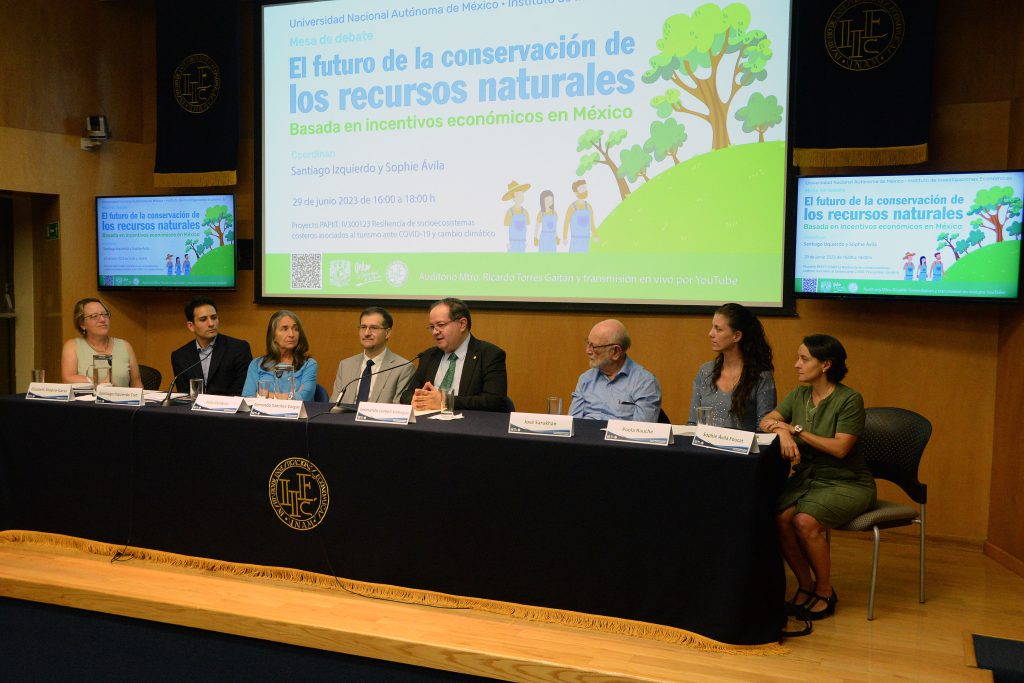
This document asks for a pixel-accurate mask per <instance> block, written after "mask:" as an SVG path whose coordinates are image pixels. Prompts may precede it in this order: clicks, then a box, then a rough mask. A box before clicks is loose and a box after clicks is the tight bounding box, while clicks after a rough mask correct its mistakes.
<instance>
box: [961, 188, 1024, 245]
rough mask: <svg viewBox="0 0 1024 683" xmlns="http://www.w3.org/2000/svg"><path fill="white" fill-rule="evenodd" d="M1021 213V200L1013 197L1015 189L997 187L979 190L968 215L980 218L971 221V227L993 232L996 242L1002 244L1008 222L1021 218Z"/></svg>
mask: <svg viewBox="0 0 1024 683" xmlns="http://www.w3.org/2000/svg"><path fill="white" fill-rule="evenodd" d="M1020 211H1021V199H1020V197H1015V196H1013V188H1012V187H999V186H998V185H997V186H996V187H990V188H989V189H987V190H978V194H977V195H975V197H974V203H973V204H971V208H970V209H968V210H967V215H968V216H975V215H976V216H978V218H976V219H975V220H973V221H971V225H973V226H974V227H975V228H984V229H985V230H991V231H992V232H994V233H995V234H996V242H1002V241H1003V228H1004V227H1005V226H1006V221H1008V220H1009V219H1011V218H1014V217H1015V216H1019V215H1020Z"/></svg>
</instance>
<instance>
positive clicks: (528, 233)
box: [257, 0, 790, 307]
mask: <svg viewBox="0 0 1024 683" xmlns="http://www.w3.org/2000/svg"><path fill="white" fill-rule="evenodd" d="M261 13H262V14H261V20H262V70H263V71H262V73H263V78H262V95H261V98H260V101H261V106H262V113H261V134H260V135H261V139H260V148H261V154H260V157H261V159H260V167H261V168H260V171H259V172H260V180H259V182H260V183H261V195H262V196H261V201H260V202H259V207H258V211H259V213H260V216H259V222H260V228H259V229H260V231H261V232H260V239H261V244H262V249H261V251H262V253H261V255H260V258H262V270H261V278H259V280H260V281H259V282H257V296H258V297H259V298H263V299H274V298H282V299H295V298H302V297H315V298H359V299H363V300H364V299H381V300H388V299H433V298H435V297H439V296H443V295H455V296H461V297H464V298H467V299H473V300H485V301H514V302H582V303H610V304H616V305H619V304H654V305H659V304H660V305H667V306H678V305H707V304H718V303H721V302H724V301H738V302H744V303H747V304H751V305H756V306H764V307H779V306H781V305H782V304H783V290H784V289H785V283H784V274H783V258H784V253H783V252H784V241H785V240H784V236H785V190H786V179H787V176H786V173H787V163H786V159H787V145H786V129H787V121H788V110H787V108H788V99H787V98H788V75H789V64H788V60H789V44H790V33H789V30H790V26H789V25H790V4H789V2H788V1H783V0H748V1H746V2H736V3H720V4H716V3H707V2H705V1H703V0H700V1H698V0H643V2H634V3H624V2H621V0H501V1H478V2H477V1H473V2H423V1H421V0H402V1H401V2H395V1H392V0H372V1H370V0H337V1H330V2H327V1H324V2H304V3H290V4H280V5H267V6H264V7H263V8H262V9H261Z"/></svg>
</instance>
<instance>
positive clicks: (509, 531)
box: [0, 396, 786, 644]
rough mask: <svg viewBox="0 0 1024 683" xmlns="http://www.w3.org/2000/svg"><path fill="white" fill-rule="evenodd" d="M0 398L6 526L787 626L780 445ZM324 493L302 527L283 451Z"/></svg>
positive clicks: (557, 601) (749, 639) (765, 630)
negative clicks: (637, 440) (290, 522)
mask: <svg viewBox="0 0 1024 683" xmlns="http://www.w3.org/2000/svg"><path fill="white" fill-rule="evenodd" d="M307 409H308V410H309V411H310V412H311V414H313V415H314V416H313V418H312V419H310V420H302V421H280V420H272V419H266V418H252V417H248V416H246V415H217V414H209V413H194V412H189V411H188V409H187V408H186V407H174V408H159V407H145V408H141V409H134V408H124V407H112V406H95V405H91V404H87V403H81V402H79V403H73V404H53V403H48V402H41V401H27V400H24V398H21V397H14V396H5V397H0V528H3V529H25V530H33V531H47V532H53V533H61V534H68V535H72V536H79V537H84V538H89V539H94V540H99V541H104V542H108V543H114V544H130V545H132V546H136V547H142V548H152V549H156V550H164V551H169V552H175V553H181V554H185V555H192V556H198V557H206V558H214V559H218V560H225V561H230V562H243V563H252V564H261V565H270V566H281V567H291V568H296V569H303V570H308V571H313V572H320V573H327V574H330V573H331V572H332V569H333V572H334V573H336V574H337V575H338V576H342V577H345V578H349V579H355V580H360V581H370V582H376V583H384V584H391V585H396V586H405V587H410V588H417V589H424V590H432V591H440V592H444V593H452V594H456V595H464V596H472V597H477V598H488V599H494V600H502V601H508V602H516V603H522V604H526V605H535V606H543V607H553V608H558V609H565V610H574V611H579V612H586V613H592V614H599V615H606V616H613V617H622V618H626V619H635V620H640V621H646V622H652V623H656V624H663V625H667V626H673V627H677V628H682V629H685V630H688V631H693V632H696V633H699V634H701V635H704V636H707V637H710V638H714V639H716V640H720V641H723V642H727V643H733V644H760V643H767V642H772V641H775V640H777V639H778V633H779V628H780V625H781V623H782V622H783V621H784V616H783V600H784V591H785V577H784V574H783V567H782V561H781V559H780V554H779V549H778V544H777V540H776V534H775V527H774V521H773V517H774V516H773V508H774V501H775V500H776V498H777V496H778V492H779V490H780V488H781V485H782V482H783V481H784V478H785V474H786V468H785V466H784V463H783V462H782V460H781V458H779V457H778V450H777V447H776V446H773V447H772V448H771V449H767V450H766V451H765V452H764V453H762V454H761V455H759V456H758V455H751V456H740V455H732V454H727V453H723V452H717V451H710V450H707V449H700V448H694V447H693V446H692V445H690V444H689V441H690V440H689V439H688V438H687V439H681V440H680V441H681V443H677V444H675V445H673V446H669V447H656V446H639V445H630V444H618V443H616V444H613V443H608V442H605V441H604V440H603V434H604V433H603V432H602V431H601V430H600V428H601V427H603V425H604V423H603V422H595V421H585V420H577V421H576V423H575V430H576V436H575V437H574V438H572V439H562V438H557V437H537V436H510V435H508V434H507V424H508V416H507V415H501V414H493V413H476V412H467V413H465V419H463V420H459V421H453V422H441V421H437V420H427V419H423V418H421V419H420V421H419V422H418V423H416V424H415V425H409V426H385V425H367V424H356V423H355V422H354V419H353V416H352V415H351V414H348V415H331V414H316V413H319V412H321V411H323V410H324V409H325V406H323V405H322V404H307ZM292 457H298V458H305V459H307V460H309V461H310V462H312V463H313V464H314V465H315V466H316V467H317V468H319V470H320V472H321V473H322V474H323V477H324V480H325V481H326V484H327V486H328V490H329V496H330V498H329V500H330V502H329V507H328V509H327V513H326V516H325V517H324V519H323V521H322V522H321V523H320V524H319V526H317V527H315V528H314V529H311V530H304V531H301V530H295V529H293V528H291V527H289V526H287V525H286V524H284V523H283V522H281V521H280V520H279V519H278V518H277V516H276V515H275V513H274V509H273V508H272V506H271V504H270V497H269V490H270V489H269V481H270V477H271V474H272V473H273V471H274V469H275V467H276V466H277V465H278V463H280V462H281V461H282V460H284V459H286V458H292Z"/></svg>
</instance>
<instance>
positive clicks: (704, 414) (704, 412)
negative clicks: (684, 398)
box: [697, 406, 715, 425]
mask: <svg viewBox="0 0 1024 683" xmlns="http://www.w3.org/2000/svg"><path fill="white" fill-rule="evenodd" d="M714 417H715V411H714V409H713V408H712V407H711V406H700V407H699V408H697V424H699V425H710V424H711V421H712V420H713V419H714Z"/></svg>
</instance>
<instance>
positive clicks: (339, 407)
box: [331, 351, 426, 413]
mask: <svg viewBox="0 0 1024 683" xmlns="http://www.w3.org/2000/svg"><path fill="white" fill-rule="evenodd" d="M424 353H426V351H423V352H421V353H417V354H416V355H415V356H414V357H413V359H412V360H407V361H405V362H404V363H399V364H398V365H392V366H391V367H390V368H382V369H380V370H375V371H373V372H371V373H370V374H369V375H366V377H373V376H374V375H379V374H381V373H383V372H391V371H392V370H397V369H398V368H402V367H405V366H406V365H411V364H413V363H415V362H416V361H418V360H419V359H420V358H422V357H423V354H424ZM362 379H364V377H363V376H362V375H360V376H359V377H356V378H355V379H353V380H349V381H348V382H346V383H345V386H343V387H342V388H341V391H340V392H339V393H338V400H337V401H336V402H335V404H334V407H332V408H331V412H332V413H354V412H355V411H356V406H358V405H359V403H358V402H356V403H342V402H341V399H342V397H343V396H344V395H345V392H346V391H348V388H349V387H350V386H352V385H353V384H355V383H356V382H358V381H360V380H362ZM402 391H403V392H404V391H405V390H404V389H403V390H402ZM399 396H401V394H399Z"/></svg>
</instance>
